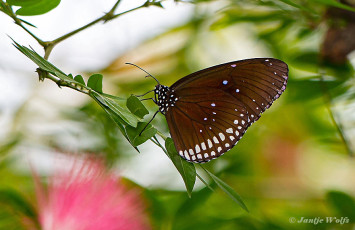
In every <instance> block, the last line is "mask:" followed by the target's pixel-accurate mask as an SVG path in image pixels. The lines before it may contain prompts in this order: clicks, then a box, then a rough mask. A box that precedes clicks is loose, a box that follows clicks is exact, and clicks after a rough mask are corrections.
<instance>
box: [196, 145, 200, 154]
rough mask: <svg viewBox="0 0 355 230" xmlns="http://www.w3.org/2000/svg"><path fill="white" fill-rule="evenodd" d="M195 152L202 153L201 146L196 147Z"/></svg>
mask: <svg viewBox="0 0 355 230" xmlns="http://www.w3.org/2000/svg"><path fill="white" fill-rule="evenodd" d="M195 150H196V153H199V152H201V149H200V146H199V145H196V147H195Z"/></svg>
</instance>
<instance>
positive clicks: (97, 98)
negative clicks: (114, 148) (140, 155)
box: [92, 93, 139, 152]
mask: <svg viewBox="0 0 355 230" xmlns="http://www.w3.org/2000/svg"><path fill="white" fill-rule="evenodd" d="M92 97H93V99H94V100H95V101H96V102H97V103H98V104H99V105H100V106H101V107H102V108H103V109H104V110H105V112H106V113H107V114H108V115H109V116H110V118H111V119H112V120H113V121H114V122H115V123H116V125H117V126H118V128H119V129H120V131H121V133H122V134H123V136H124V137H125V138H126V139H127V141H128V142H129V143H130V144H131V145H132V146H133V144H132V143H131V141H130V139H129V138H128V135H127V133H126V129H125V127H126V122H124V121H123V120H122V118H121V117H120V116H118V115H117V114H116V113H115V112H114V111H113V110H111V109H110V107H109V106H108V104H107V103H106V101H105V100H104V98H103V97H102V96H101V95H100V94H98V93H95V94H92ZM133 147H134V148H135V149H136V150H137V151H138V152H139V150H138V148H137V147H135V146H133Z"/></svg>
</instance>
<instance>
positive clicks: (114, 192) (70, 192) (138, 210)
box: [36, 159, 150, 230]
mask: <svg viewBox="0 0 355 230" xmlns="http://www.w3.org/2000/svg"><path fill="white" fill-rule="evenodd" d="M36 180H37V182H36V184H37V199H38V206H39V222H40V225H41V227H42V229H43V230H100V229H103V230H148V229H150V227H149V223H148V219H147V217H146V215H145V213H144V210H145V207H144V202H143V201H142V200H141V198H140V196H139V195H138V193H137V191H135V190H132V189H128V188H127V187H126V186H125V185H124V184H122V181H121V180H120V179H119V178H118V177H117V176H116V175H114V174H113V173H110V172H108V171H106V169H105V167H104V165H103V164H102V162H101V161H96V160H92V159H91V160H85V161H84V163H83V164H79V163H78V162H76V163H75V164H74V166H73V167H72V169H71V170H70V171H67V172H56V173H55V174H54V176H52V177H51V178H49V184H48V188H47V190H45V189H44V188H43V187H41V186H40V185H39V182H38V178H37V179H36Z"/></svg>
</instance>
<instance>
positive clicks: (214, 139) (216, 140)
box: [213, 136, 219, 144]
mask: <svg viewBox="0 0 355 230" xmlns="http://www.w3.org/2000/svg"><path fill="white" fill-rule="evenodd" d="M213 141H214V143H216V144H218V143H219V141H218V139H217V137H216V136H214V137H213Z"/></svg>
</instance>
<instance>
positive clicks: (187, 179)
mask: <svg viewBox="0 0 355 230" xmlns="http://www.w3.org/2000/svg"><path fill="white" fill-rule="evenodd" d="M165 148H166V150H167V153H168V155H169V157H170V159H171V161H172V162H173V164H174V165H175V167H176V169H177V170H178V171H179V173H180V175H181V176H182V179H183V180H184V183H185V186H186V191H187V194H188V195H189V197H191V194H192V189H193V188H194V185H195V181H196V169H195V166H194V164H192V163H190V162H187V161H186V160H184V159H182V157H180V156H179V154H178V153H177V151H176V149H175V145H174V142H173V140H172V139H171V138H169V137H168V138H167V139H166V140H165Z"/></svg>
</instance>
